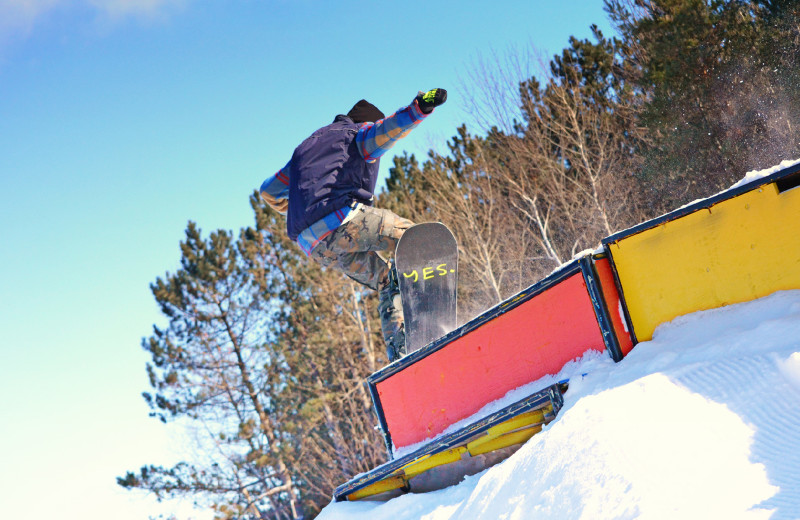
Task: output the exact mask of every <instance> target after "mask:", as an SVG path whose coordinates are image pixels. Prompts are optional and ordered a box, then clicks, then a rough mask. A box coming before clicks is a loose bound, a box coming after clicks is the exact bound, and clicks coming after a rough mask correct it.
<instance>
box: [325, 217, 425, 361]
mask: <svg viewBox="0 0 800 520" xmlns="http://www.w3.org/2000/svg"><path fill="white" fill-rule="evenodd" d="M354 211H355V214H354V215H352V216H351V218H350V220H348V221H347V222H345V223H344V224H342V225H341V226H339V228H338V229H337V230H336V231H334V232H333V233H331V234H330V235H328V236H327V237H325V238H324V239H322V240H321V241H320V242H319V244H317V246H316V247H314V249H313V250H312V251H311V257H312V258H313V259H314V260H316V261H317V262H319V263H320V264H322V265H323V266H325V267H331V268H333V269H336V270H338V271H341V272H343V273H344V274H346V275H347V276H349V277H350V278H352V279H353V280H355V281H357V282H358V283H360V284H362V285H366V286H367V287H369V288H371V289H374V290H376V291H380V303H379V304H378V311H379V312H380V316H381V328H382V329H383V339H384V341H385V342H386V346H387V350H388V351H389V360H390V361H393V360H394V359H397V358H398V357H400V355H401V354H402V351H403V348H404V347H405V334H404V331H403V307H402V305H401V302H400V289H399V288H398V286H397V275H396V274H395V273H391V276H390V269H391V266H390V265H389V263H388V262H387V261H386V260H385V259H384V258H383V257H382V256H381V255H380V254H379V251H394V249H395V247H397V241H398V240H400V237H401V236H403V233H405V231H406V230H407V229H408V228H409V227H411V226H413V225H414V223H413V222H411V221H410V220H408V219H405V218H403V217H400V216H398V215H396V214H395V213H393V212H391V211H389V210H387V209H377V208H373V207H372V206H364V205H360V206H358V208H357V209H355V210H354Z"/></svg>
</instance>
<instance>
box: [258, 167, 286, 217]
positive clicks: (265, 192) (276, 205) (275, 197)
mask: <svg viewBox="0 0 800 520" xmlns="http://www.w3.org/2000/svg"><path fill="white" fill-rule="evenodd" d="M260 192H261V198H262V199H264V201H265V202H266V203H267V204H269V205H270V206H271V207H272V209H274V210H275V211H277V212H278V213H281V214H282V215H286V212H287V211H288V210H289V163H286V166H284V167H283V168H281V169H280V170H278V173H276V174H275V175H273V176H272V177H269V178H267V179H266V180H265V181H264V182H263V183H261V189H260Z"/></svg>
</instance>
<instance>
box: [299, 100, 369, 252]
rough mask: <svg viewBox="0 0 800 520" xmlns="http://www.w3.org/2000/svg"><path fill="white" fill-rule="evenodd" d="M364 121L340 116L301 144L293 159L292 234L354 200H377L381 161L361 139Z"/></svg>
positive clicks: (365, 202) (366, 202)
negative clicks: (371, 157) (366, 154)
mask: <svg viewBox="0 0 800 520" xmlns="http://www.w3.org/2000/svg"><path fill="white" fill-rule="evenodd" d="M358 129H359V125H358V124H356V123H354V122H353V121H352V120H351V119H350V118H349V117H347V116H343V115H340V116H337V117H336V119H335V120H334V121H333V123H331V124H330V125H328V126H324V127H322V128H320V129H319V130H317V131H316V132H314V133H313V134H311V136H310V137H308V139H306V140H305V141H303V142H302V143H301V144H300V146H298V147H297V148H295V150H294V154H293V155H292V160H291V161H289V164H288V167H289V168H290V169H291V171H290V172H289V175H288V177H289V200H290V204H289V211H288V214H287V222H286V227H287V232H288V234H289V237H290V238H291V239H292V240H297V236H298V235H299V234H300V233H301V232H302V231H303V230H305V229H307V228H308V227H310V226H311V225H312V224H314V223H315V222H317V221H319V220H320V219H322V218H323V217H325V216H327V215H329V214H331V213H333V212H334V211H337V210H339V209H342V208H344V207H346V206H349V205H351V204H352V203H353V202H361V203H363V204H368V205H371V204H372V199H373V197H374V192H375V185H376V184H377V181H378V170H379V168H378V164H379V161H374V162H371V163H368V162H367V161H365V160H364V158H363V157H362V156H361V153H360V152H359V150H358V146H357V145H356V134H357V133H358Z"/></svg>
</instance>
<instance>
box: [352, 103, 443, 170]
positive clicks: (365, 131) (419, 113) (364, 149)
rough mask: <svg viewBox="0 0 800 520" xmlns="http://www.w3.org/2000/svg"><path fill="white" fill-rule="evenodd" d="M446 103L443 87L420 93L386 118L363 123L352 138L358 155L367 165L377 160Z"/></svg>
mask: <svg viewBox="0 0 800 520" xmlns="http://www.w3.org/2000/svg"><path fill="white" fill-rule="evenodd" d="M446 100H447V91H446V90H445V89H443V88H435V89H433V90H429V91H428V92H425V93H422V92H420V93H419V94H418V95H417V97H415V98H414V100H413V101H412V102H411V104H410V105H408V106H406V107H403V108H400V109H399V110H397V112H395V113H394V114H392V115H390V116H389V117H386V118H384V119H380V120H378V121H375V122H374V123H364V124H363V125H362V126H361V128H360V129H359V130H358V135H357V136H356V144H357V145H358V151H359V152H361V156H362V157H363V158H364V159H365V160H366V161H367V162H374V161H377V160H378V159H379V158H380V157H381V156H382V155H383V154H385V153H386V152H387V151H389V149H390V148H391V147H393V146H394V145H395V143H396V142H397V141H398V140H400V139H402V138H404V137H405V136H407V135H408V134H409V133H410V132H411V130H413V129H414V128H416V126H417V125H419V124H420V123H421V122H422V120H423V119H425V118H426V117H428V115H430V114H431V112H433V109H434V108H435V107H437V106H439V105H441V104H442V103H444V102H445V101H446Z"/></svg>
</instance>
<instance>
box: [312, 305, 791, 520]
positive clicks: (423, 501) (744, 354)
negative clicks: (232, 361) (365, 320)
mask: <svg viewBox="0 0 800 520" xmlns="http://www.w3.org/2000/svg"><path fill="white" fill-rule="evenodd" d="M565 371H567V372H569V375H571V376H572V377H571V383H570V389H569V391H568V392H567V393H566V394H565V405H564V408H563V409H562V411H561V413H560V414H559V416H558V418H557V419H556V420H555V421H554V422H552V423H551V424H550V425H548V426H547V427H546V428H545V430H544V431H543V432H542V433H541V434H539V435H536V436H534V437H533V439H531V440H530V441H529V442H528V443H527V444H525V445H524V446H523V447H522V448H521V449H520V450H519V451H518V452H517V453H516V454H514V455H513V456H512V457H511V458H509V459H508V460H506V461H505V462H503V463H501V464H499V465H497V466H495V467H493V468H491V469H489V470H486V471H484V472H483V473H480V474H478V475H475V476H473V477H467V478H466V479H465V480H464V481H463V482H462V483H460V484H459V485H457V486H453V487H450V488H447V489H443V490H441V491H437V492H434V493H428V494H424V495H413V494H409V495H404V496H401V497H399V498H396V499H394V500H391V501H389V502H386V503H374V502H373V503H370V502H354V503H350V502H344V503H332V504H330V505H329V506H328V507H326V508H325V509H324V510H323V511H322V513H321V515H320V516H319V518H320V519H321V520H345V519H347V520H351V519H370V520H384V519H385V520H398V519H408V518H415V519H416V518H419V519H426V520H455V519H477V518H491V519H495V518H505V519H528V518H532V519H535V518H566V519H570V518H576V519H577V518H587V519H588V518H604V519H606V518H744V519H766V518H771V519H772V520H785V519H796V518H800V291H785V292H779V293H776V294H773V295H771V296H769V297H766V298H762V299H760V300H757V301H754V302H748V303H743V304H738V305H731V306H728V307H724V308H721V309H715V310H710V311H703V312H698V313H694V314H691V315H688V316H683V317H680V318H677V319H675V320H673V321H672V322H670V323H667V324H664V325H662V326H660V327H659V328H658V329H657V330H656V332H655V335H654V338H653V340H652V341H648V342H644V343H640V344H639V345H637V346H636V348H634V349H633V351H632V352H631V354H630V355H629V356H628V357H627V358H626V359H625V360H623V361H622V362H621V363H619V364H614V363H613V362H612V361H611V360H610V359H609V358H607V357H603V356H599V357H598V356H596V355H591V356H588V357H587V358H585V359H582V360H580V361H578V362H576V363H574V364H572V365H570V366H568V367H565ZM562 372H564V371H562ZM584 373H585V374H586V375H585V376H581V375H580V374H584Z"/></svg>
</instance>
